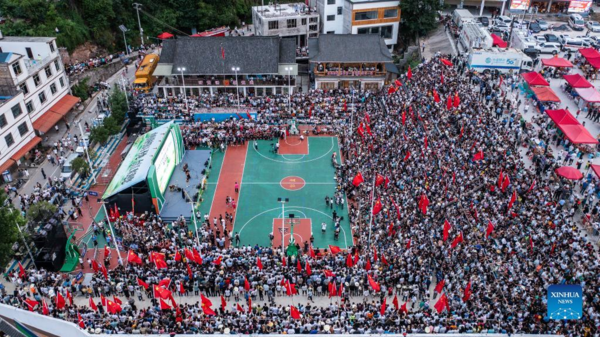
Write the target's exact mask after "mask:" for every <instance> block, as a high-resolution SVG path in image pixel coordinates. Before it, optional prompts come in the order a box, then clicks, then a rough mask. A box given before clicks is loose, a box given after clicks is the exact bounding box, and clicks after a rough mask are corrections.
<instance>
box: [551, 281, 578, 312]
mask: <svg viewBox="0 0 600 337" xmlns="http://www.w3.org/2000/svg"><path fill="white" fill-rule="evenodd" d="M582 296H583V291H582V289H581V286H580V285H574V284H559V285H552V286H550V287H548V317H549V318H550V319H561V320H564V319H580V318H581V315H582V313H583V298H582Z"/></svg>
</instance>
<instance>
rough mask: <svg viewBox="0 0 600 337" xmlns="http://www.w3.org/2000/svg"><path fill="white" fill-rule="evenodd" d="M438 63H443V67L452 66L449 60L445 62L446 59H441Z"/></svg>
mask: <svg viewBox="0 0 600 337" xmlns="http://www.w3.org/2000/svg"><path fill="white" fill-rule="evenodd" d="M440 61H442V63H443V64H444V65H446V66H451V65H452V62H450V61H449V60H447V59H444V58H442V59H440Z"/></svg>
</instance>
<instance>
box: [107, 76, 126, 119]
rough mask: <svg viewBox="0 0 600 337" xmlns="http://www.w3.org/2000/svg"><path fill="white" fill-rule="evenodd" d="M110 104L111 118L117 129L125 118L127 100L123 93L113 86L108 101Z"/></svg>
mask: <svg viewBox="0 0 600 337" xmlns="http://www.w3.org/2000/svg"><path fill="white" fill-rule="evenodd" d="M108 103H109V104H110V112H111V116H112V117H113V118H114V119H115V122H116V123H117V124H118V125H119V129H120V127H121V125H122V124H123V122H125V116H126V114H127V110H128V108H127V99H126V98H125V93H124V92H123V91H121V90H120V89H119V87H118V86H117V85H116V84H115V87H114V90H113V93H112V95H110V98H109V99H108Z"/></svg>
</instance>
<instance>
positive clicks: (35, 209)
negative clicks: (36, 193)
mask: <svg viewBox="0 0 600 337" xmlns="http://www.w3.org/2000/svg"><path fill="white" fill-rule="evenodd" d="M57 210H58V208H57V207H56V205H54V204H51V203H49V202H47V201H40V202H36V203H34V204H31V206H29V209H28V210H27V220H28V221H31V222H34V223H37V222H41V221H46V220H49V219H50V218H51V217H52V216H53V215H54V214H55V213H56V211H57Z"/></svg>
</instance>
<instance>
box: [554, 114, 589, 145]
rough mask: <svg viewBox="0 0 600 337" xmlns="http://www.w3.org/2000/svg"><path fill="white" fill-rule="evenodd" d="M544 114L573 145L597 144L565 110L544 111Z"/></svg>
mask: <svg viewBox="0 0 600 337" xmlns="http://www.w3.org/2000/svg"><path fill="white" fill-rule="evenodd" d="M546 114H548V116H549V117H550V119H552V121H554V124H556V126H557V127H558V128H559V129H560V130H561V131H562V132H563V133H564V134H565V137H567V138H568V139H569V140H570V141H571V142H572V143H575V144H598V140H596V138H594V137H592V135H591V134H590V133H589V132H588V130H587V129H586V128H585V127H584V126H583V125H581V124H580V123H579V121H578V120H577V118H575V117H573V115H571V113H570V112H569V111H567V110H564V109H561V110H546Z"/></svg>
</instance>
